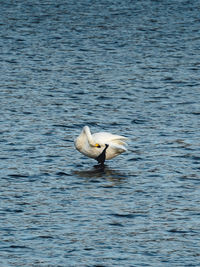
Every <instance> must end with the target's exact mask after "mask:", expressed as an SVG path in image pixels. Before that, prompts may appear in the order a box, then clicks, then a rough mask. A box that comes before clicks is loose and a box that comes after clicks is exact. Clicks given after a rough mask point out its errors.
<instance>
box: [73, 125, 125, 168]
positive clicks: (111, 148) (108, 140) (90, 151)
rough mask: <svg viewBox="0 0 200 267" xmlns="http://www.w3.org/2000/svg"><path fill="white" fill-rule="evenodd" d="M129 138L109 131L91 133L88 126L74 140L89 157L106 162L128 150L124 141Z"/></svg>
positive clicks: (79, 149) (77, 147)
mask: <svg viewBox="0 0 200 267" xmlns="http://www.w3.org/2000/svg"><path fill="white" fill-rule="evenodd" d="M126 139H127V138H126V137H124V136H120V135H115V134H111V133H107V132H100V133H94V134H91V132H90V128H89V127H88V126H85V127H83V130H82V132H81V134H80V135H79V136H78V137H77V138H76V140H75V141H74V144H75V147H76V149H77V150H78V151H79V152H81V153H82V154H84V155H85V156H87V157H90V158H93V159H96V160H97V161H98V162H99V163H101V165H102V164H104V161H105V160H107V159H112V158H114V157H116V156H118V155H120V154H121V153H123V152H125V151H126V148H125V145H126V143H125V142H124V141H125V140H126Z"/></svg>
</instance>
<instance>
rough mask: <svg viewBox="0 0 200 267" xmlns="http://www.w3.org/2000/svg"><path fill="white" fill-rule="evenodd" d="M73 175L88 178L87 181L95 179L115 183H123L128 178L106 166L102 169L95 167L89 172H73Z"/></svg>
mask: <svg viewBox="0 0 200 267" xmlns="http://www.w3.org/2000/svg"><path fill="white" fill-rule="evenodd" d="M73 174H74V175H76V176H78V177H81V178H86V179H87V180H91V181H92V180H93V179H97V178H100V179H102V178H103V179H106V180H109V181H113V182H123V181H125V180H126V179H127V178H128V175H127V174H125V173H123V172H121V171H119V170H114V169H111V168H109V167H108V166H106V165H104V166H102V167H97V166H94V167H93V168H91V169H87V170H80V171H77V170H76V171H73Z"/></svg>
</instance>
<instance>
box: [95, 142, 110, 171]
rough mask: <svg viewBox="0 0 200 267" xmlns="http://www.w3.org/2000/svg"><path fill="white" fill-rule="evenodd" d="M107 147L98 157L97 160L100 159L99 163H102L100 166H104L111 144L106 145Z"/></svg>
mask: <svg viewBox="0 0 200 267" xmlns="http://www.w3.org/2000/svg"><path fill="white" fill-rule="evenodd" d="M105 146H106V147H105V148H104V150H103V151H102V153H101V154H100V155H99V156H98V157H97V158H96V160H97V161H98V163H100V166H101V167H103V166H104V162H105V160H106V149H107V148H108V147H109V145H107V144H106V145H105Z"/></svg>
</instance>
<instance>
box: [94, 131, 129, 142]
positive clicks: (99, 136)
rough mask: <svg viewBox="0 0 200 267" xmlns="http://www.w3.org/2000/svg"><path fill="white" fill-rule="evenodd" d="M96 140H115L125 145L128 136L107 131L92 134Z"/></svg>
mask: <svg viewBox="0 0 200 267" xmlns="http://www.w3.org/2000/svg"><path fill="white" fill-rule="evenodd" d="M92 136H93V138H94V139H95V141H96V142H99V143H103V144H106V142H107V143H109V142H114V143H116V144H119V145H125V142H124V141H125V140H127V138H126V137H124V136H121V135H115V134H111V133H107V132H101V133H95V134H93V135H92Z"/></svg>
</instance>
